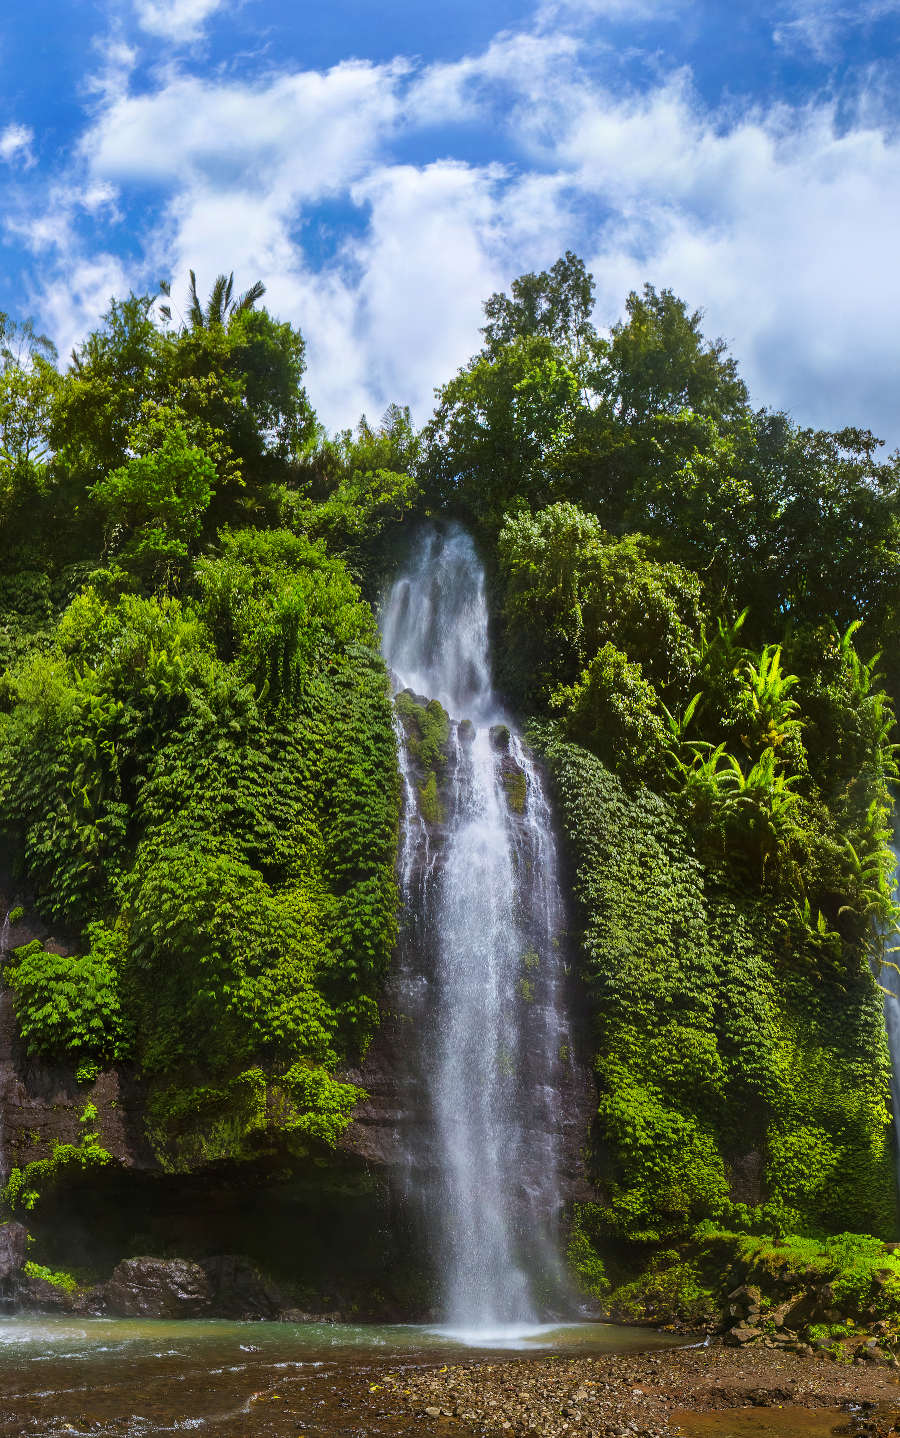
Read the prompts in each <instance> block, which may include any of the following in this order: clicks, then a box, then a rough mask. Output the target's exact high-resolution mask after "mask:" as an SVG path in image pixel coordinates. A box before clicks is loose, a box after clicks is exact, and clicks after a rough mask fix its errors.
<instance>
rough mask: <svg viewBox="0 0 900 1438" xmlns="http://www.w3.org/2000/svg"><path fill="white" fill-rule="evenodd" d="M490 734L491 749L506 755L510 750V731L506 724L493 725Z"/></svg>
mask: <svg viewBox="0 0 900 1438" xmlns="http://www.w3.org/2000/svg"><path fill="white" fill-rule="evenodd" d="M490 732H491V747H492V748H494V749H497V750H498V751H500V752H501V753H505V751H506V750H507V749H508V748H509V739H510V734H509V729H508V728H507V726H506V725H505V724H492V725H491V731H490Z"/></svg>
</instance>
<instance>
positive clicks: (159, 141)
mask: <svg viewBox="0 0 900 1438" xmlns="http://www.w3.org/2000/svg"><path fill="white" fill-rule="evenodd" d="M395 78H396V69H395V67H391V66H379V65H371V64H368V63H366V62H358V61H347V62H346V63H344V64H341V65H336V66H335V67H334V68H333V69H331V70H328V71H325V72H324V73H320V72H318V71H302V72H300V73H295V74H286V75H276V76H273V77H270V78H268V79H266V80H263V81H261V82H258V83H256V84H241V83H236V82H226V81H216V80H204V79H198V78H197V77H195V76H193V75H180V74H175V75H174V76H171V77H169V78H167V80H166V81H165V82H164V83H163V85H162V86H161V87H160V88H159V89H158V90H155V91H151V92H149V93H147V94H142V95H130V94H123V95H121V96H118V97H116V98H115V99H114V100H113V101H112V102H111V103H110V104H109V105H107V106H106V108H105V109H104V110H103V112H102V114H101V115H100V116H99V117H98V119H97V122H96V123H95V124H94V125H93V126H92V127H91V129H90V130H89V132H88V134H87V135H86V136H85V139H84V141H83V145H82V150H83V154H84V155H85V157H86V159H87V161H88V164H89V167H90V171H91V174H92V175H93V176H95V177H98V178H100V179H103V180H112V181H116V182H118V181H124V180H133V181H139V182H141V183H148V182H149V183H153V184H157V185H161V186H162V187H164V188H165V189H166V190H168V191H169V192H175V193H177V192H178V191H179V190H181V189H182V188H184V187H185V186H189V185H191V184H194V183H198V182H200V183H203V184H204V185H207V186H214V187H215V188H216V189H218V190H221V191H222V192H228V191H229V190H231V189H233V188H237V189H241V190H250V191H257V192H265V193H273V192H275V191H277V192H278V193H279V194H280V195H282V197H283V203H284V204H285V205H287V204H291V203H293V202H295V201H296V199H297V198H298V197H300V196H302V197H303V198H305V199H313V198H321V196H323V195H325V194H328V193H333V192H335V191H338V190H340V189H342V188H344V187H345V186H346V185H347V184H348V183H349V182H350V181H352V180H353V179H354V178H355V177H356V176H357V175H358V174H359V173H360V171H361V169H362V168H363V167H364V166H365V165H366V164H367V163H371V161H372V159H373V157H374V156H375V155H376V154H377V152H378V148H379V145H380V143H381V142H382V141H383V140H384V139H385V137H386V135H387V134H388V132H389V131H390V130H391V128H392V126H393V125H394V122H395V120H396V118H397V113H398V110H397V98H396V94H395V84H394V82H395Z"/></svg>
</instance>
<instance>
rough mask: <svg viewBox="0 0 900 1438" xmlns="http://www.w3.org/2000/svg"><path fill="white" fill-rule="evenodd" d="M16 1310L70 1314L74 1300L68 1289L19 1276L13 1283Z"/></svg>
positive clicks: (42, 1279) (43, 1280) (44, 1281)
mask: <svg viewBox="0 0 900 1438" xmlns="http://www.w3.org/2000/svg"><path fill="white" fill-rule="evenodd" d="M15 1304H16V1307H17V1308H25V1309H29V1308H34V1309H37V1310H38V1312H40V1313H71V1311H72V1309H73V1308H74V1306H75V1298H74V1295H73V1294H72V1293H70V1292H69V1290H68V1289H65V1288H60V1287H59V1286H58V1285H57V1284H55V1283H49V1282H48V1281H47V1279H46V1278H27V1277H23V1276H22V1275H21V1274H20V1275H19V1277H18V1278H17V1279H16V1282H15Z"/></svg>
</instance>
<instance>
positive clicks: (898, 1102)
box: [875, 796, 900, 1185]
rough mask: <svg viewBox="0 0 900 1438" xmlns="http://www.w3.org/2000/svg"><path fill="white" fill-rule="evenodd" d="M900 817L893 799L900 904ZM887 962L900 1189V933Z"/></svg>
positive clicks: (881, 974)
mask: <svg viewBox="0 0 900 1438" xmlns="http://www.w3.org/2000/svg"><path fill="white" fill-rule="evenodd" d="M898 829H900V816H898V812H897V800H896V796H895V797H894V839H893V843H892V844H891V845H890V848H891V852H892V853H893V855H894V859H895V862H896V864H897V867H896V868H895V869H894V879H893V887H894V902H895V903H897V902H900V833H898ZM883 943H884V950H885V956H886V959H887V962H886V963H884V964H883V965H881V966H880V967H879V971H878V972H877V973H876V975H875V977H876V979H877V980H878V982H879V984H880V985H881V987H882V989H884V991H885V993H884V1025H885V1028H886V1029H887V1038H888V1049H889V1050H890V1055H891V1099H892V1101H893V1109H894V1133H895V1134H896V1142H897V1169H898V1174H897V1177H898V1185H900V968H898V967H897V966H898V965H900V929H897V928H892V929H890V930H889V931H888V932H887V933H886V934H884V935H883Z"/></svg>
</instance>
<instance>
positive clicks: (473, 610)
mask: <svg viewBox="0 0 900 1438" xmlns="http://www.w3.org/2000/svg"><path fill="white" fill-rule="evenodd" d="M382 635H383V640H382V645H383V651H384V656H385V660H386V662H387V664H388V666H389V669H390V671H391V676H392V683H393V685H394V690H395V693H398V692H400V691H403V690H409V691H412V694H413V695H415V696H420V697H419V700H418V702H419V704H422V702H423V701H424V700H425V699H428V700H434V699H436V700H438V701H439V703H440V704H441V705H442V706H443V708H444V709H445V710H446V711H447V714H448V715H449V716H450V719H451V724H450V730H449V738H448V739H447V742H446V754H445V760H444V762H445V779H444V781H443V786H442V794H441V805H440V812H439V813H437V814H436V812H435V806H434V804H433V803H432V804H431V805H427V804H426V803H425V802H424V796H423V791H422V789H421V788H420V787H418V784H417V775H416V772H415V756H414V755H413V754H411V753H410V746H409V744H408V743H407V742H406V736H405V734H404V730H403V727H402V725H401V724H399V722H398V738H399V741H400V742H399V750H400V762H401V770H402V772H403V779H404V818H403V836H402V844H401V856H400V877H401V884H402V889H403V900H404V913H405V920H404V924H403V929H402V934H401V944H400V958H399V968H400V974H399V983H400V986H401V992H402V1002H403V1006H404V1009H405V1011H406V1015H407V1016H408V1017H409V1018H410V1019H411V1020H412V1023H411V1026H410V1045H411V1051H410V1054H409V1062H410V1064H411V1065H412V1066H413V1068H414V1069H415V1072H416V1075H417V1078H418V1082H419V1084H420V1085H421V1088H422V1090H423V1092H424V1094H425V1096H426V1097H427V1103H428V1110H429V1115H430V1123H429V1124H427V1125H425V1126H424V1128H423V1131H422V1133H421V1135H420V1137H419V1138H418V1139H417V1140H416V1142H417V1144H418V1146H419V1148H420V1150H425V1151H419V1152H416V1153H415V1154H411V1155H410V1160H411V1163H413V1164H414V1167H415V1172H416V1173H417V1174H423V1173H425V1174H428V1175H430V1177H429V1178H428V1179H426V1180H423V1181H422V1182H421V1186H422V1188H423V1190H424V1191H423V1192H421V1194H420V1197H421V1201H422V1207H423V1213H424V1222H425V1226H426V1238H427V1242H428V1245H429V1248H430V1250H431V1252H432V1254H433V1255H434V1258H435V1261H436V1266H437V1271H438V1276H439V1282H440V1287H441V1305H442V1317H443V1318H444V1320H445V1321H446V1322H447V1323H448V1324H449V1325H451V1326H452V1327H454V1328H457V1329H468V1330H486V1329H492V1330H497V1329H502V1328H505V1327H509V1326H515V1325H522V1324H529V1323H534V1322H536V1321H538V1320H539V1319H541V1318H544V1317H549V1316H551V1315H555V1316H558V1315H559V1314H560V1313H561V1312H563V1311H564V1310H566V1309H571V1306H572V1304H571V1298H570V1295H569V1293H568V1289H567V1286H566V1281H565V1277H564V1272H563V1266H562V1263H561V1260H560V1257H559V1243H558V1238H559V1234H558V1226H559V1212H560V1207H561V1204H560V1196H559V1181H558V1171H559V1144H560V1125H561V1121H562V1120H561V1111H562V1108H563V1104H562V1103H561V1101H560V1092H559V1091H560V1085H561V1083H563V1082H564V1078H565V1073H566V1070H567V1067H568V1066H570V1065H571V1064H572V1057H571V1043H570V1036H569V1031H568V1025H567V1020H566V1016H565V1010H564V1003H563V989H564V967H565V966H564V949H563V946H564V941H565V940H564V923H565V916H564V910H563V904H562V896H561V888H560V883H559V875H558V859H557V850H556V843H555V838H554V833H553V826H552V820H551V814H550V810H549V806H548V803H547V799H546V796H545V793H544V789H543V786H542V783H541V778H540V774H539V773H538V770H537V769H536V767H535V765H534V763H533V761H532V760H531V758H530V757H529V754H528V751H527V749H526V748H525V747H524V746H523V744H522V742H521V739H520V738H519V736H518V735H517V733H516V732H515V729H514V727H513V726H512V725H511V724H510V722H509V719H508V717H507V716H505V715H504V713H503V709H502V705H501V704H500V702H499V700H498V698H497V696H496V694H495V693H494V690H493V687H492V682H491V666H490V654H489V645H488V613H487V604H486V599H485V577H484V571H483V569H482V566H481V564H480V562H479V560H478V557H477V554H476V552H475V548H474V545H473V543H472V540H471V538H470V537H469V536H468V534H466V532H465V531H464V530H463V529H461V528H460V527H458V526H455V525H451V526H449V527H446V528H444V529H442V530H437V529H435V528H428V529H426V530H424V531H423V532H422V533H421V534H420V536H419V539H418V541H417V543H416V544H415V546H414V548H413V551H412V553H411V556H410V559H409V562H408V565H407V567H406V569H405V572H404V573H403V574H402V575H401V576H400V577H399V578H398V579H397V581H396V583H395V584H394V585H393V588H392V589H391V591H390V594H389V596H388V597H387V598H386V600H385V603H384V605H383V611H382ZM466 721H468V722H466Z"/></svg>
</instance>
